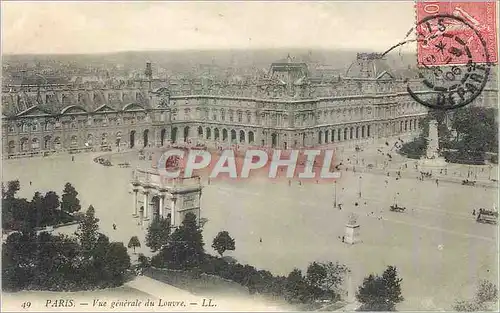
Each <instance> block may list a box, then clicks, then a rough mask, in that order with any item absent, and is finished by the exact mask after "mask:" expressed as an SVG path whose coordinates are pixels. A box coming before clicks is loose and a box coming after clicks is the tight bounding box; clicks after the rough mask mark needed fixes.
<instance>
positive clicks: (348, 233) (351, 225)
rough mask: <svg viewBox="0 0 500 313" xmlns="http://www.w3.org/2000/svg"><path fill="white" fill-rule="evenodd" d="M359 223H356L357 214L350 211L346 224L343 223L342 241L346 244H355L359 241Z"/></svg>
mask: <svg viewBox="0 0 500 313" xmlns="http://www.w3.org/2000/svg"><path fill="white" fill-rule="evenodd" d="M359 228H360V227H359V224H358V216H357V215H355V214H353V213H351V214H350V215H349V218H348V221H347V224H346V225H345V235H344V237H343V240H342V241H343V242H344V243H348V244H351V245H352V244H355V243H358V242H361V240H360V239H359V236H360V234H359Z"/></svg>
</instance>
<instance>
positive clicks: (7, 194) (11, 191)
mask: <svg viewBox="0 0 500 313" xmlns="http://www.w3.org/2000/svg"><path fill="white" fill-rule="evenodd" d="M20 189H21V184H20V183H19V180H11V181H9V182H7V190H5V191H4V193H3V194H2V196H3V197H4V198H14V197H15V196H16V193H17V192H18V191H19V190H20Z"/></svg>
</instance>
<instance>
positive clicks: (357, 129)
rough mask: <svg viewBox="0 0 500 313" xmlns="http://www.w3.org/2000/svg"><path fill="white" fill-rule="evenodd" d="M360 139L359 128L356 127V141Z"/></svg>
mask: <svg viewBox="0 0 500 313" xmlns="http://www.w3.org/2000/svg"><path fill="white" fill-rule="evenodd" d="M358 138H359V126H357V127H356V139H358Z"/></svg>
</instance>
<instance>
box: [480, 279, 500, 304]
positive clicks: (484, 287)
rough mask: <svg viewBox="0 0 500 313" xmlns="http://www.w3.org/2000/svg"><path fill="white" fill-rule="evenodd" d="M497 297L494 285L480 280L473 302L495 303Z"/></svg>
mask: <svg viewBox="0 0 500 313" xmlns="http://www.w3.org/2000/svg"><path fill="white" fill-rule="evenodd" d="M497 297H498V289H497V286H496V285H495V284H494V283H492V282H490V281H488V280H481V281H480V282H479V285H478V287H477V290H476V296H475V300H476V301H477V302H480V303H483V302H490V301H496V300H497Z"/></svg>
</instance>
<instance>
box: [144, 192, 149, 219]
mask: <svg viewBox="0 0 500 313" xmlns="http://www.w3.org/2000/svg"><path fill="white" fill-rule="evenodd" d="M148 195H149V193H148V192H147V191H145V192H144V220H148V219H149V218H148V217H149V197H148Z"/></svg>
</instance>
